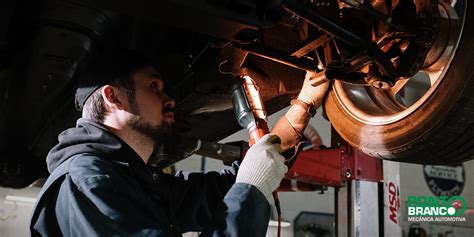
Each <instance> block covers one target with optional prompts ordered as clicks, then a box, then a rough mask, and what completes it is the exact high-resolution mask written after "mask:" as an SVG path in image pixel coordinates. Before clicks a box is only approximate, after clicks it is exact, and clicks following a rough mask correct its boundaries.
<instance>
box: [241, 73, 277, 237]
mask: <svg viewBox="0 0 474 237" xmlns="http://www.w3.org/2000/svg"><path fill="white" fill-rule="evenodd" d="M239 79H240V80H239V83H235V84H234V85H233V88H232V103H233V106H234V112H235V116H236V118H237V121H238V123H239V125H240V126H242V127H243V128H245V129H247V131H248V132H249V136H250V138H249V145H250V146H252V145H253V144H255V143H256V142H257V141H258V140H259V139H260V138H261V137H263V136H264V135H265V134H268V133H269V132H270V131H269V129H268V124H267V113H266V112H265V108H264V107H263V101H262V99H261V97H260V93H259V92H258V87H257V85H256V83H255V82H254V81H253V80H252V78H250V77H249V76H243V77H240V78H239ZM277 142H278V143H280V141H277ZM273 199H274V200H275V208H276V210H277V214H278V231H277V236H278V237H279V236H280V234H281V209H280V200H279V198H278V193H277V192H276V191H274V192H273Z"/></svg>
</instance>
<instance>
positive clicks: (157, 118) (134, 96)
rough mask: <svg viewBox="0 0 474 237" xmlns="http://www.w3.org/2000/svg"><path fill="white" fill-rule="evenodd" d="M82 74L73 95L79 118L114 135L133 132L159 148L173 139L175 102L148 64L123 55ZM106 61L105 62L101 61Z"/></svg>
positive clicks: (109, 57)
mask: <svg viewBox="0 0 474 237" xmlns="http://www.w3.org/2000/svg"><path fill="white" fill-rule="evenodd" d="M100 60H101V61H98V63H97V64H96V65H94V67H93V68H92V69H91V70H90V71H89V73H87V74H85V75H84V76H83V77H82V79H81V81H80V82H79V88H78V90H77V92H76V107H78V108H79V109H82V117H84V118H88V119H91V120H93V121H95V122H98V123H102V124H104V125H106V126H108V127H110V128H113V129H115V130H116V131H121V132H127V131H133V132H135V133H137V134H140V135H141V136H143V137H145V138H147V139H149V140H151V141H153V143H154V145H155V146H156V145H160V144H163V143H164V142H166V140H175V139H170V137H172V136H173V132H172V125H173V124H174V114H173V112H172V111H171V110H172V109H173V108H174V106H175V102H174V100H173V99H171V98H170V97H169V96H167V95H166V94H165V93H164V92H163V86H164V85H163V81H162V78H161V76H160V75H159V74H158V72H157V71H156V70H155V68H153V67H152V66H151V63H150V62H149V61H148V60H146V59H145V58H143V57H142V56H140V55H138V54H136V53H134V52H130V51H126V52H121V53H116V54H113V55H112V56H107V57H103V58H101V59H100ZM104 60H106V61H104Z"/></svg>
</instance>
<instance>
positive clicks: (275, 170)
mask: <svg viewBox="0 0 474 237" xmlns="http://www.w3.org/2000/svg"><path fill="white" fill-rule="evenodd" d="M279 141H280V139H279V138H278V136H277V135H274V134H267V135H265V136H263V137H262V138H261V139H260V140H259V141H258V142H257V143H255V144H254V145H253V146H252V147H250V149H249V150H248V151H247V154H246V155H245V157H244V160H243V161H242V163H241V164H240V168H239V171H238V173H237V178H236V180H235V182H236V183H246V184H251V185H253V186H255V187H256V188H257V189H258V190H260V192H262V193H263V195H265V197H266V198H267V200H268V201H269V202H271V198H272V192H273V191H275V189H277V188H278V186H279V185H280V182H281V180H282V179H283V177H284V176H285V173H286V172H287V171H288V167H286V165H285V164H284V163H283V162H284V160H285V158H284V157H283V156H282V155H281V154H280V144H279Z"/></svg>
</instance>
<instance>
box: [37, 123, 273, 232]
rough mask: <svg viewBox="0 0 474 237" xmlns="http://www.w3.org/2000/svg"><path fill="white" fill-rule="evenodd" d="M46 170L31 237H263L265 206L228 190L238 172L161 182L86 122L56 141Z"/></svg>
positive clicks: (260, 199)
mask: <svg viewBox="0 0 474 237" xmlns="http://www.w3.org/2000/svg"><path fill="white" fill-rule="evenodd" d="M58 141H59V143H58V144H57V145H56V146H55V147H54V148H53V149H52V150H51V151H50V152H49V154H48V156H47V159H46V162H47V166H48V170H49V172H50V173H51V175H50V176H49V177H48V180H47V181H46V183H45V185H44V186H43V188H42V189H41V191H40V194H39V195H38V199H37V202H36V204H35V208H34V210H33V215H32V218H31V223H30V231H31V235H33V236H61V235H74V236H110V235H133V236H181V233H184V232H188V231H199V232H201V236H264V235H265V233H266V229H267V226H268V221H269V217H270V206H269V204H268V202H267V200H266V198H265V197H264V196H263V194H262V193H260V191H258V189H256V188H255V187H254V186H252V185H248V184H243V183H237V184H234V182H235V176H236V173H237V170H238V165H237V164H233V165H232V167H229V168H228V169H225V170H223V171H221V172H220V173H218V172H208V173H202V172H194V173H184V172H178V173H177V174H176V175H174V176H173V175H167V174H164V173H163V172H161V170H158V169H156V168H154V167H151V166H147V165H146V164H145V163H144V162H143V161H142V159H140V157H139V156H138V154H136V153H135V151H134V150H133V149H131V148H130V146H128V145H127V144H126V143H125V142H123V141H122V140H121V139H120V138H119V137H117V136H115V135H114V134H112V133H110V132H109V131H107V129H106V128H105V127H104V126H102V125H100V124H98V123H94V122H92V121H90V120H88V119H79V120H78V121H77V125H76V127H75V128H71V129H68V130H66V131H64V132H63V133H61V134H60V135H59V137H58Z"/></svg>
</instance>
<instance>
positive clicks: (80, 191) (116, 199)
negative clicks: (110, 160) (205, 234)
mask: <svg viewBox="0 0 474 237" xmlns="http://www.w3.org/2000/svg"><path fill="white" fill-rule="evenodd" d="M88 160H89V158H88V157H81V159H76V161H77V162H73V163H71V166H70V173H69V175H67V176H66V177H65V179H64V181H63V183H62V184H61V187H60V189H59V193H58V195H57V197H58V200H57V201H56V204H55V207H56V210H57V211H56V215H57V218H56V219H57V222H58V226H60V228H61V232H62V233H63V234H64V235H69V236H164V237H165V236H176V233H173V229H172V226H171V225H170V223H169V220H168V218H167V216H166V214H165V212H164V211H163V212H162V213H160V212H157V211H156V210H160V208H161V209H163V206H161V205H160V204H156V203H154V202H152V201H150V199H149V198H148V196H146V195H144V193H143V190H139V187H140V186H139V184H138V183H133V182H134V180H131V179H127V178H126V176H125V175H123V174H122V173H120V172H119V171H118V170H117V169H115V168H114V167H111V166H110V165H103V164H100V163H101V162H102V161H100V160H92V161H90V160H89V161H88ZM90 162H92V163H93V165H90ZM98 163H99V164H98ZM82 164H86V165H84V166H83V165H82ZM151 205H157V206H158V207H156V206H155V207H152V206H151Z"/></svg>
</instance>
